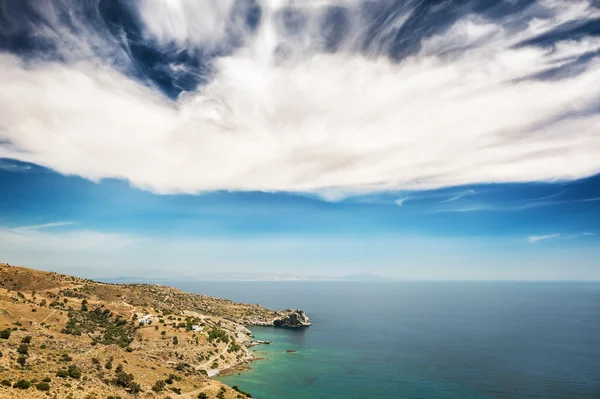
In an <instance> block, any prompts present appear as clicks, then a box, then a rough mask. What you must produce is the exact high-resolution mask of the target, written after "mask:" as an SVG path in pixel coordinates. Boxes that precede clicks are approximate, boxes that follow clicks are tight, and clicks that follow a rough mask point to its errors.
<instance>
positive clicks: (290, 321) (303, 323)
mask: <svg viewBox="0 0 600 399" xmlns="http://www.w3.org/2000/svg"><path fill="white" fill-rule="evenodd" d="M311 324H312V323H311V322H310V320H309V318H308V316H307V315H306V314H305V313H304V311H303V310H300V309H298V310H291V309H290V310H289V313H288V314H287V315H286V316H285V317H282V318H281V319H275V320H274V321H273V325H274V326H275V327H286V328H297V327H308V326H310V325H311Z"/></svg>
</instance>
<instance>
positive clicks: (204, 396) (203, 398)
mask: <svg viewBox="0 0 600 399" xmlns="http://www.w3.org/2000/svg"><path fill="white" fill-rule="evenodd" d="M198 399H208V395H207V394H206V393H205V392H200V393H199V394H198Z"/></svg>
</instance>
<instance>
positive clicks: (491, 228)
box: [0, 0, 600, 280]
mask: <svg viewBox="0 0 600 399" xmlns="http://www.w3.org/2000/svg"><path fill="white" fill-rule="evenodd" d="M598 26H600V5H599V4H598V2H597V1H594V0H577V1H574V0H498V1H489V0H450V1H448V0H296V1H292V0H220V1H213V0H144V1H135V2H132V1H128V0H114V1H105V0H97V1H84V2H82V1H79V0H55V1H52V2H40V1H37V0H19V1H8V2H4V3H3V5H2V6H1V7H0V71H2V72H1V73H0V192H1V196H0V258H1V260H5V261H8V262H10V263H14V264H23V265H27V266H32V267H39V268H42V269H53V270H57V271H63V272H68V273H73V274H78V275H82V276H88V277H96V278H107V277H118V276H132V277H135V278H150V277H154V278H165V277H171V278H186V279H191V278H197V279H199V278H238V279H252V278H255V279H256V278H259V279H265V278H273V279H277V278H286V279H291V278H299V277H301V278H341V277H344V276H347V275H353V274H365V273H366V274H378V275H383V276H388V277H391V278H399V279H461V280H462V279H476V280H479V279H528V280H532V279H533V280H537V279H542V280H547V279H550V280H564V279H567V280H591V279H595V280H598V279H600V262H598V260H597V259H600V253H599V252H600V245H599V240H600V91H599V90H598V89H597V87H598V82H600V30H598Z"/></svg>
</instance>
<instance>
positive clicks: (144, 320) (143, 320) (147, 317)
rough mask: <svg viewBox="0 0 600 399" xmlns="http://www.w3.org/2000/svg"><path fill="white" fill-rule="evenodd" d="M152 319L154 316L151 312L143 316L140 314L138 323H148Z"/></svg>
mask: <svg viewBox="0 0 600 399" xmlns="http://www.w3.org/2000/svg"><path fill="white" fill-rule="evenodd" d="M152 319H154V316H152V315H151V314H147V315H145V316H142V317H140V318H139V319H138V322H139V323H144V324H150V323H151V322H152Z"/></svg>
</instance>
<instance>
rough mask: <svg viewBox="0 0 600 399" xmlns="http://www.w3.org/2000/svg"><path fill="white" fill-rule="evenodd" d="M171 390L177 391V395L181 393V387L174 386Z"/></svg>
mask: <svg viewBox="0 0 600 399" xmlns="http://www.w3.org/2000/svg"><path fill="white" fill-rule="evenodd" d="M171 391H173V392H175V393H176V394H177V395H181V388H175V387H172V388H171Z"/></svg>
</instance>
